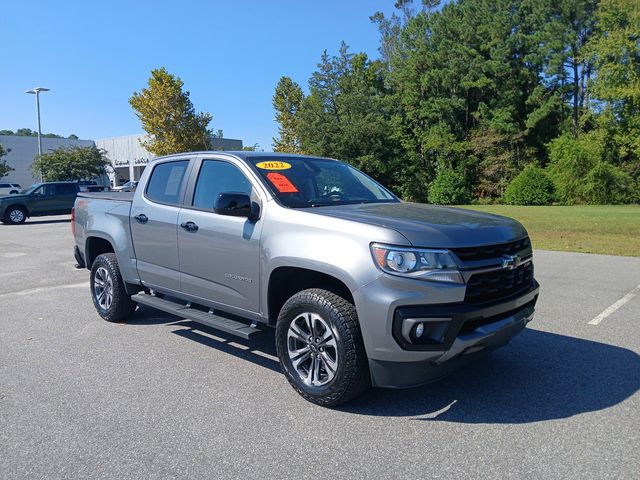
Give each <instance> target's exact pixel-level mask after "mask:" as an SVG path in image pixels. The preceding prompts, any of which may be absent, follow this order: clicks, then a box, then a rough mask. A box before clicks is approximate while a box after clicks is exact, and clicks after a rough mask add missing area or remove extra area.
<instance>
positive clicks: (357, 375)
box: [276, 288, 371, 407]
mask: <svg viewBox="0 0 640 480" xmlns="http://www.w3.org/2000/svg"><path fill="white" fill-rule="evenodd" d="M308 312H309V313H311V314H315V315H317V316H319V317H320V319H321V320H322V321H323V322H324V323H325V324H326V325H327V326H328V327H330V329H331V332H330V333H331V334H333V336H334V337H335V345H336V347H335V349H334V356H335V358H336V359H337V368H336V369H335V372H334V373H333V375H334V376H333V378H332V379H331V380H330V381H328V383H326V384H323V385H313V384H311V385H310V384H307V383H305V381H304V380H303V378H302V373H299V371H298V370H296V369H295V368H294V365H293V361H292V359H291V358H290V355H289V348H290V343H289V342H291V341H293V342H298V340H297V339H294V340H292V339H290V338H289V327H290V326H291V324H292V322H293V321H294V320H295V321H296V322H299V321H300V319H303V318H304V315H303V314H306V313H308ZM316 318H317V317H316ZM321 325H322V324H321ZM308 340H309V346H310V347H311V343H312V342H313V341H312V339H311V337H309V339H308ZM316 340H317V339H316ZM298 343H302V342H298ZM318 345H319V344H318ZM302 346H304V345H302ZM276 349H277V352H278V358H279V359H280V365H281V367H282V371H283V373H284V375H285V377H286V378H287V380H288V381H289V383H290V384H291V386H292V387H293V388H294V389H295V390H296V391H297V392H298V393H299V394H300V395H302V397H304V398H305V399H306V400H308V401H310V402H313V403H315V404H317V405H322V406H324V407H330V406H335V405H339V404H341V403H345V402H348V401H349V400H352V399H354V398H355V397H357V396H359V395H361V394H362V393H363V392H364V391H365V390H367V388H369V386H370V384H371V380H370V376H369V365H368V360H367V354H366V352H365V348H364V344H363V342H362V335H361V333H360V324H359V322H358V315H357V313H356V308H355V306H354V305H353V304H352V303H351V302H349V301H348V300H346V299H344V298H342V297H341V296H339V295H336V294H335V293H332V292H329V291H327V290H323V289H320V288H312V289H308V290H303V291H301V292H298V293H296V294H295V295H293V296H292V297H291V298H289V300H287V302H286V303H285V304H284V306H283V307H282V309H281V311H280V314H279V315H278V322H277V324H276ZM313 351H314V352H316V357H318V355H322V354H318V351H317V350H316V349H313ZM325 354H326V353H325ZM312 356H313V354H312ZM298 358H299V357H298ZM316 361H319V360H316ZM320 365H323V366H322V367H319V368H324V369H325V370H324V372H325V374H326V373H327V372H328V370H327V369H326V368H327V363H326V362H324V361H323V362H320ZM301 368H302V369H303V370H304V366H302V367H301ZM310 369H311V367H309V369H308V370H310ZM326 376H327V377H328V375H326ZM312 383H313V381H312ZM320 383H321V382H320Z"/></svg>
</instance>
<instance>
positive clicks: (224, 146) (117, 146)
mask: <svg viewBox="0 0 640 480" xmlns="http://www.w3.org/2000/svg"><path fill="white" fill-rule="evenodd" d="M143 137H144V136H143V135H126V136H123V137H112V138H101V139H98V140H95V141H94V140H72V139H70V138H45V137H42V153H48V152H51V151H53V150H55V149H56V148H60V147H65V148H68V147H91V146H93V145H95V146H97V147H98V148H102V149H104V150H106V152H107V154H106V155H107V158H108V159H109V160H110V161H111V166H112V168H111V169H110V171H108V172H107V174H108V175H109V179H110V181H111V184H112V185H113V186H116V185H121V184H123V183H125V182H127V181H128V180H138V179H139V178H140V175H142V171H143V170H144V167H145V166H146V165H147V163H149V160H151V159H153V158H155V155H153V154H151V153H150V152H148V151H147V150H146V149H145V148H143V147H142V146H141V145H140V140H141V139H142V138H143ZM211 143H212V148H213V149H214V150H242V140H235V139H231V138H212V139H211ZM0 145H2V146H3V148H4V150H5V151H7V152H8V154H7V155H6V156H5V157H2V160H5V161H6V162H7V164H8V165H9V166H10V167H12V168H13V169H14V170H13V171H12V172H10V173H9V175H8V176H6V177H3V178H2V180H1V181H2V183H19V184H20V185H22V186H23V187H28V186H29V185H32V184H34V183H37V182H39V181H40V178H39V176H38V175H33V173H32V172H31V171H30V170H29V168H30V167H31V165H32V164H33V160H34V159H35V158H36V156H37V155H38V138H37V137H23V136H18V135H0Z"/></svg>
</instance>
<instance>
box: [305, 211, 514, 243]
mask: <svg viewBox="0 0 640 480" xmlns="http://www.w3.org/2000/svg"><path fill="white" fill-rule="evenodd" d="M309 212H310V213H314V214H317V215H325V216H328V217H335V218H342V219H345V220H352V221H354V222H362V223H367V224H370V225H376V226H379V227H384V228H391V229H393V230H396V231H397V232H399V233H400V234H402V235H403V236H404V237H406V238H407V240H409V242H410V243H411V244H412V245H413V246H416V247H436V248H452V247H473V246H481V245H492V244H498V243H507V242H510V241H514V240H519V239H521V238H523V237H525V236H526V235H527V231H526V230H525V228H524V227H523V226H522V225H521V224H520V223H518V222H517V221H515V220H513V219H511V218H507V217H502V216H500V215H493V214H490V213H482V212H476V211H474V210H465V209H462V208H453V207H440V206H435V205H425V204H421V203H408V202H400V203H369V204H358V205H339V206H335V207H331V206H329V207H317V208H313V209H310V210H309ZM371 240H372V241H375V239H371Z"/></svg>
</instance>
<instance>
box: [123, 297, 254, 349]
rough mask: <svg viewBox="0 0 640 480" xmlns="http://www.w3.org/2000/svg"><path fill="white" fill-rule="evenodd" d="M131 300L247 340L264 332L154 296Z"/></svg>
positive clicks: (132, 298)
mask: <svg viewBox="0 0 640 480" xmlns="http://www.w3.org/2000/svg"><path fill="white" fill-rule="evenodd" d="M131 300H133V301H134V302H136V303H139V304H141V305H146V306H147V307H153V308H156V309H158V310H162V311H163V312H167V313H171V314H172V315H176V316H178V317H183V318H187V319H189V320H192V321H194V322H198V323H202V324H203V325H206V326H208V327H211V328H215V329H216V330H220V331H223V332H226V333H230V334H232V335H236V336H238V337H242V338H245V339H247V340H248V339H250V338H252V337H253V336H254V335H256V334H258V333H260V332H262V330H260V329H259V328H256V327H253V326H251V325H247V324H245V323H242V322H238V321H236V320H231V319H230V318H226V317H221V316H220V315H216V314H214V313H208V312H203V311H202V310H197V309H195V308H191V307H189V306H187V305H183V304H182V303H177V302H172V301H170V300H166V299H164V298H159V297H155V296H153V295H147V294H145V293H138V294H136V295H133V296H132V297H131Z"/></svg>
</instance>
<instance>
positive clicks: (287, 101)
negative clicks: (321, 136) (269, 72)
mask: <svg viewBox="0 0 640 480" xmlns="http://www.w3.org/2000/svg"><path fill="white" fill-rule="evenodd" d="M304 98H305V97H304V93H303V92H302V88H300V85H298V84H297V83H296V82H294V81H293V80H291V79H290V78H289V77H281V78H280V80H279V81H278V85H277V86H276V91H275V93H274V94H273V108H274V109H275V111H276V117H275V119H276V122H278V124H279V126H278V138H274V139H273V150H274V151H275V152H285V153H303V151H302V148H301V146H300V126H299V123H300V117H299V112H300V108H302V103H303V102H304Z"/></svg>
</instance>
